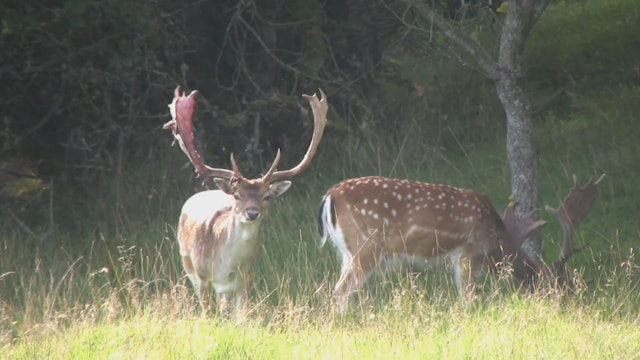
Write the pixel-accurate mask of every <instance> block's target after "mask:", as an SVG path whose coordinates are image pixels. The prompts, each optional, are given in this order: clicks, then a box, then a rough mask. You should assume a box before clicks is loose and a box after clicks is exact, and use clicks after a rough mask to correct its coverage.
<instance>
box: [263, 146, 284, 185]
mask: <svg viewBox="0 0 640 360" xmlns="http://www.w3.org/2000/svg"><path fill="white" fill-rule="evenodd" d="M279 163H280V149H278V152H276V158H275V159H274V160H273V163H272V164H271V167H270V168H269V170H268V171H267V173H266V174H264V176H263V177H262V179H263V180H264V181H266V180H269V178H271V176H272V175H273V173H274V171H276V169H277V168H278V164H279ZM265 179H266V180H265Z"/></svg>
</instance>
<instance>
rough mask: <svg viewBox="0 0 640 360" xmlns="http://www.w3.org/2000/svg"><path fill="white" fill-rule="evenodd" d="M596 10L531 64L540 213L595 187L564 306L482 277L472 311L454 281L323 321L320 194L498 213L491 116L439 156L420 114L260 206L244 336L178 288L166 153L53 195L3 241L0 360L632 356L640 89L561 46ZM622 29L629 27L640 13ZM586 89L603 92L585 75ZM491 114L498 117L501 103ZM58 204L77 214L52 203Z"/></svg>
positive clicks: (328, 262)
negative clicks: (412, 184)
mask: <svg viewBox="0 0 640 360" xmlns="http://www.w3.org/2000/svg"><path fill="white" fill-rule="evenodd" d="M605 3H606V4H609V5H611V6H613V5H615V4H616V3H615V2H613V1H612V2H596V3H595V4H591V5H592V6H591V8H592V9H593V11H589V8H587V9H586V10H585V8H581V9H582V10H581V11H582V13H580V14H579V15H575V14H574V15H572V14H569V15H571V16H567V12H566V11H565V10H563V9H560V10H558V8H561V7H562V5H558V6H557V7H556V8H554V9H552V11H550V12H549V15H548V16H547V15H545V18H544V20H543V25H544V21H546V25H547V26H548V27H547V28H545V27H544V26H543V29H548V28H552V29H553V28H554V26H555V28H558V27H562V26H564V27H566V29H568V30H566V32H565V33H564V34H562V36H558V37H557V38H550V37H545V34H546V33H545V32H544V31H542V32H540V33H539V34H540V36H541V38H542V39H543V40H541V38H537V39H536V38H535V36H534V37H533V43H532V45H531V48H530V49H531V50H530V52H531V54H530V55H529V57H530V59H531V64H530V68H531V70H530V71H531V74H530V77H531V81H530V84H531V85H530V91H531V93H532V96H533V98H534V100H535V103H536V109H537V110H538V112H537V115H536V131H537V133H536V135H537V141H538V151H539V169H540V174H539V185H540V197H541V199H540V200H541V201H540V204H541V206H544V205H545V204H546V205H550V206H553V207H555V206H557V205H558V204H559V203H560V202H561V201H562V199H563V198H564V197H565V196H566V194H567V193H568V191H569V189H570V187H571V186H572V177H573V175H574V174H575V175H576V176H577V179H578V182H579V183H580V184H584V183H586V181H587V180H588V179H589V178H591V177H597V176H599V175H601V174H603V173H606V174H607V175H606V177H605V179H604V180H603V182H602V185H601V186H600V198H599V201H598V202H597V203H596V204H595V206H594V207H593V209H592V210H591V212H590V213H589V215H588V216H587V217H586V219H585V220H584V222H583V223H582V224H581V225H580V228H579V229H578V232H577V242H578V245H581V246H582V245H584V246H585V248H584V249H583V250H582V251H580V252H579V253H577V254H576V255H575V256H574V257H573V258H572V259H571V261H570V262H569V264H568V265H569V267H570V268H571V271H572V272H571V274H572V278H573V280H574V286H572V287H571V288H570V289H568V290H566V291H562V292H558V291H556V290H555V289H546V288H544V289H542V290H541V291H540V292H538V293H536V294H528V295H526V294H519V293H518V292H517V291H514V290H513V289H511V288H509V286H506V285H505V284H503V283H502V282H500V281H499V279H498V280H497V281H495V279H492V278H487V291H485V292H484V294H483V295H484V296H482V297H481V298H479V299H476V300H475V301H473V302H470V303H467V302H462V301H460V299H459V298H458V296H457V294H456V292H455V287H454V285H453V284H452V279H451V277H450V275H449V274H446V273H440V272H427V273H421V274H414V273H409V274H405V273H399V274H388V275H387V276H380V277H378V278H376V281H374V282H373V283H371V284H370V285H369V286H368V288H367V292H366V294H365V296H363V298H362V299H361V300H362V301H361V302H360V303H359V304H357V305H355V306H353V307H352V308H351V309H350V310H349V312H348V313H347V314H346V315H344V316H341V315H339V314H337V313H336V312H335V311H334V309H333V304H332V300H331V293H332V288H333V286H334V283H335V281H336V280H337V271H338V267H339V265H338V259H337V258H336V256H335V254H334V253H333V249H331V247H330V246H325V247H322V248H321V247H319V238H318V235H317V230H316V223H315V220H316V216H317V211H318V205H319V201H320V198H321V196H322V194H323V193H324V191H325V190H326V189H327V188H329V187H330V186H331V185H332V184H334V183H336V182H338V181H340V180H342V179H344V178H347V177H357V176H364V175H384V176H393V177H403V178H410V179H416V180H422V181H429V182H439V183H448V184H451V185H454V186H459V187H465V188H473V189H475V190H479V191H482V192H484V193H486V194H487V195H488V196H489V197H490V199H491V200H492V202H493V204H494V205H495V207H496V208H497V209H498V210H499V211H500V212H501V211H502V209H504V207H505V206H506V204H507V203H508V197H509V195H510V194H509V192H510V190H509V189H510V186H509V179H510V172H509V168H508V165H507V160H506V155H505V143H504V124H502V120H501V119H502V118H501V117H499V116H498V115H500V114H499V113H498V115H496V116H497V118H496V119H494V120H495V122H494V123H493V124H494V125H492V126H490V127H489V128H486V127H484V128H482V131H481V133H482V134H481V135H479V136H477V137H474V138H473V139H470V138H461V137H458V135H457V134H458V132H456V131H455V129H449V130H451V131H448V129H447V127H446V126H445V127H443V130H442V133H441V134H436V135H437V136H434V137H436V138H442V139H446V140H447V141H446V142H443V143H436V144H434V143H433V142H430V141H429V142H427V141H424V139H423V138H422V137H421V136H422V135H421V134H424V133H425V131H426V129H427V128H428V127H427V125H424V124H423V123H422V119H423V118H422V116H421V114H419V113H413V114H412V113H406V114H405V115H407V117H408V119H405V122H404V123H403V124H405V125H403V126H398V128H397V130H398V132H397V134H394V136H391V137H390V136H388V134H384V133H379V134H371V133H367V134H366V137H365V136H364V134H363V133H361V132H359V131H358V130H357V129H350V130H347V131H346V133H340V134H336V133H333V134H332V133H331V132H332V131H336V129H331V128H329V129H328V135H325V137H335V138H339V141H337V142H336V141H334V142H330V143H329V144H325V143H323V144H321V146H320V150H319V153H318V155H317V157H316V158H315V159H314V162H313V163H312V165H311V166H310V168H309V169H308V170H307V171H306V172H305V173H304V174H303V175H302V176H300V177H299V178H296V179H293V183H294V184H293V186H292V188H291V190H289V191H288V192H287V193H285V194H284V195H283V196H282V197H280V198H279V199H278V200H276V201H274V203H273V204H272V208H271V211H270V215H269V218H268V219H266V221H265V223H264V226H263V229H262V236H263V238H264V240H265V241H264V244H263V246H262V248H261V253H260V257H259V259H258V264H257V269H256V272H255V287H254V289H253V291H252V293H251V301H250V306H249V311H248V312H247V314H245V315H244V316H243V317H242V318H233V319H229V320H221V319H220V318H218V317H217V316H215V315H212V314H203V312H202V311H201V310H200V309H199V308H198V306H197V302H196V300H195V298H194V294H193V291H192V289H191V286H190V284H189V283H188V281H187V280H186V279H185V277H184V276H183V274H184V273H183V270H182V264H181V263H180V258H179V255H178V249H177V243H176V241H175V231H176V224H177V217H178V214H179V210H180V206H181V205H182V203H183V202H184V201H185V200H186V199H187V197H188V196H189V195H190V194H191V193H192V192H193V183H188V182H187V181H181V180H180V179H185V178H186V177H182V178H179V177H176V176H169V174H173V173H176V172H178V171H180V172H182V173H188V172H189V171H191V170H190V169H189V168H188V167H185V166H184V164H185V159H184V158H183V155H182V154H181V153H180V152H179V150H178V149H176V148H169V147H167V148H165V149H159V150H158V151H157V152H155V153H153V154H149V155H148V158H147V159H146V160H147V161H144V162H142V163H138V164H131V165H128V167H126V168H123V169H121V171H118V172H117V174H116V175H115V176H113V177H111V178H105V179H100V181H99V184H98V185H99V186H96V187H94V188H92V189H58V188H57V187H56V185H55V184H53V183H52V184H50V187H49V192H48V196H49V197H50V198H49V205H50V208H47V209H44V210H43V211H40V212H38V214H39V215H38V216H40V217H41V218H40V219H38V220H39V223H40V224H41V225H40V226H38V227H31V226H28V224H25V223H24V222H21V221H20V220H19V218H14V219H10V221H5V223H10V224H11V226H3V227H2V229H1V233H0V358H2V359H175V358H182V359H185V358H186V359H191V358H193V359H292V358H293V359H362V358H365V359H370V358H371V359H396V358H397V359H440V358H446V359H530V358H536V359H538V358H551V359H582V360H584V359H603V358H604V359H635V358H640V326H639V325H640V311H639V310H640V301H639V296H640V288H639V284H640V282H639V281H640V260H639V259H638V255H637V253H638V245H639V244H640V207H639V206H638V194H640V185H639V184H640V183H639V182H638V178H640V166H638V159H639V154H640V144H639V143H638V139H639V138H640V126H638V119H637V117H638V114H640V101H638V99H640V86H638V84H637V80H636V81H635V82H634V81H631V80H628V79H627V80H624V79H623V78H622V77H619V78H618V77H616V76H618V75H616V74H617V72H616V66H618V65H619V66H620V67H621V68H622V65H620V64H618V65H615V64H614V65H612V64H608V65H607V66H608V67H607V68H606V69H607V70H610V71H608V72H606V74H605V73H604V72H602V71H601V69H600V68H599V67H597V66H596V65H593V68H590V67H589V66H590V65H592V64H596V63H598V56H602V57H605V55H604V54H608V55H607V56H613V55H611V53H612V51H613V52H615V51H620V52H623V51H628V49H622V46H619V47H613V48H606V47H605V45H603V44H606V46H609V44H613V43H612V42H611V41H609V38H606V37H603V38H602V39H595V35H594V34H595V33H591V35H593V36H592V37H591V38H592V39H595V40H594V41H592V42H586V41H585V42H580V41H577V40H575V39H574V40H575V41H573V40H571V39H572V38H571V37H572V36H574V35H575V34H577V33H578V31H575V32H572V31H570V29H575V28H579V27H580V26H582V24H584V23H585V21H584V19H585V18H588V19H592V20H593V21H596V22H597V21H608V20H607V19H601V20H599V18H598V16H599V15H598V11H596V10H598V6H600V4H605ZM612 4H613V5H612ZM625 4H627V8H633V9H635V8H636V7H635V5H634V4H632V2H628V3H626V2H625ZM631 5H633V6H631ZM603 6H604V5H603ZM628 14H629V15H628V17H629V18H630V19H637V18H638V15H637V9H636V10H635V15H634V14H632V13H631V12H628ZM572 16H573V17H572ZM636 21H637V20H636ZM556 22H562V24H561V25H558V24H556ZM636 24H637V22H636ZM627 28H632V26H629V27H627ZM599 29H602V33H607V34H609V35H611V32H612V31H613V30H612V29H611V28H599ZM614 30H615V29H614ZM614 32H615V31H614ZM598 34H600V32H598ZM534 35H535V34H534ZM582 35H583V36H585V37H586V38H588V37H589V35H590V34H584V33H583V34H582ZM561 37H562V38H563V39H560V38H561ZM567 39H568V40H567ZM562 41H564V42H566V43H570V44H571V46H566V47H564V46H561V45H559V44H558V43H559V42H562ZM614 45H615V44H614ZM614 45H611V46H614ZM599 46H602V47H603V48H602V49H604V50H606V51H604V50H603V51H594V52H593V54H594V55H593V57H591V58H589V61H591V63H588V62H587V60H584V61H585V62H584V63H582V61H583V56H582V54H583V51H584V49H586V48H588V49H596V50H597V49H600V48H599ZM549 49H561V50H558V51H556V52H554V51H555V50H554V51H550V50H549ZM541 54H542V55H548V56H546V57H545V56H541ZM618 55H619V54H618ZM554 56H556V57H557V59H556V58H554ZM619 58H621V59H623V58H624V57H623V56H619ZM634 58H635V59H637V57H634ZM624 59H625V60H624V61H632V60H628V59H629V58H624ZM545 61H548V62H549V63H545ZM572 61H573V62H575V63H572ZM634 61H637V60H634ZM560 63H562V64H561V65H558V64H560ZM575 64H581V65H580V66H573V65H575ZM567 69H570V70H571V71H573V69H579V71H582V75H581V76H582V77H581V78H580V79H578V81H577V82H576V83H574V84H573V85H571V86H568V85H566V84H565V85H558V84H550V83H545V82H544V81H542V80H540V79H558V78H559V77H561V75H558V74H566V72H568V70H567ZM451 71H453V70H451ZM456 71H457V70H456ZM575 71H578V70H575ZM596 73H598V74H600V73H602V76H601V77H597V76H591V75H592V74H596ZM590 74H591V75H590ZM416 76H419V74H418V75H416ZM536 76H537V77H536ZM562 76H564V75H562ZM590 76H591V77H590ZM553 86H556V88H552V87H553ZM560 88H561V90H562V91H563V93H562V96H561V97H560V98H561V99H562V100H561V101H560V102H561V104H560V105H558V104H557V103H553V101H558V100H557V99H558V96H556V95H557V92H556V90H558V89H560ZM473 91H481V90H479V89H473ZM486 96H490V97H492V98H494V100H493V101H494V102H495V95H494V94H493V93H491V94H489V95H486ZM550 99H551V100H550ZM329 121H331V119H329ZM159 126H160V124H159ZM422 126H424V128H423V127H422ZM452 126H453V125H452ZM478 132H480V131H478ZM161 135H162V136H168V134H161ZM431 135H432V134H431ZM325 140H326V139H325ZM336 143H339V145H340V146H332V145H335V144H336ZM149 174H154V176H150V175H149ZM69 193H74V194H73V195H74V197H62V196H59V195H58V194H69ZM63 205H64V206H63ZM54 208H55V209H63V211H60V210H56V211H54V210H53V209H54ZM542 216H543V218H544V219H545V220H547V221H548V222H549V224H548V225H547V226H546V227H544V228H543V229H542V237H543V250H544V258H545V260H546V261H547V262H552V261H554V260H556V259H557V258H558V253H559V250H560V246H561V244H562V232H561V229H560V226H559V225H558V224H557V222H556V221H555V220H554V218H553V217H552V216H551V215H549V214H546V213H544V212H543V213H542Z"/></svg>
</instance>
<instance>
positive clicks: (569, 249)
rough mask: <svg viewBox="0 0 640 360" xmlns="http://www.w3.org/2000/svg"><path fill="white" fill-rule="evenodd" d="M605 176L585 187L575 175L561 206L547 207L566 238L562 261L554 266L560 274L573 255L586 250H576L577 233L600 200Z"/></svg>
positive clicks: (591, 181) (590, 181) (561, 256)
mask: <svg viewBox="0 0 640 360" xmlns="http://www.w3.org/2000/svg"><path fill="white" fill-rule="evenodd" d="M605 175H606V174H602V175H601V176H600V177H599V178H598V179H597V180H595V181H593V180H592V179H589V181H588V182H587V184H586V185H585V186H580V185H578V180H577V178H576V176H575V175H574V176H573V187H572V188H571V190H570V191H569V195H567V197H566V199H565V200H564V201H563V202H562V203H561V204H560V206H558V207H557V208H555V209H554V208H552V207H550V206H545V210H546V211H547V212H549V213H551V214H554V215H555V216H556V217H557V218H558V221H560V226H561V227H562V233H563V237H564V243H563V245H562V253H561V254H560V260H558V261H557V262H556V263H555V264H554V265H555V268H556V270H557V271H558V274H561V273H563V270H564V265H565V263H566V262H567V260H569V258H570V257H571V256H572V255H573V254H575V253H577V252H578V251H580V250H582V248H584V247H581V248H576V247H575V246H574V237H575V231H576V228H577V227H578V225H579V224H580V222H581V221H582V220H583V219H584V218H585V216H587V214H588V213H589V210H591V208H592V207H593V205H594V204H595V203H596V201H597V200H598V195H599V194H598V193H599V189H598V185H599V184H600V181H602V179H603V178H604V177H605Z"/></svg>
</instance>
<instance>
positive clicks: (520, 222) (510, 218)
mask: <svg viewBox="0 0 640 360" xmlns="http://www.w3.org/2000/svg"><path fill="white" fill-rule="evenodd" d="M515 207H516V203H515V202H514V201H510V202H509V204H508V205H507V207H506V208H505V209H504V214H503V215H502V222H504V225H505V227H506V228H507V231H508V232H509V234H510V235H511V239H512V240H513V242H514V244H516V245H517V246H521V245H522V243H524V241H525V240H527V238H528V237H529V235H531V233H532V232H534V231H535V230H537V229H539V228H541V227H543V226H544V225H546V224H547V222H546V221H544V220H537V219H535V217H534V214H533V213H531V214H529V215H527V216H525V217H523V218H522V219H520V218H518V217H517V216H516V214H515Z"/></svg>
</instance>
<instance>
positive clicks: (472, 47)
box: [401, 0, 499, 79]
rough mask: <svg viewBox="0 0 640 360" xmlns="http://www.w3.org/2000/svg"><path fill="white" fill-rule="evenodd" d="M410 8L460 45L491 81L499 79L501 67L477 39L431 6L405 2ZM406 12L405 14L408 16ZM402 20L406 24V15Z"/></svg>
mask: <svg viewBox="0 0 640 360" xmlns="http://www.w3.org/2000/svg"><path fill="white" fill-rule="evenodd" d="M404 1H405V2H406V3H407V5H409V7H410V8H413V9H414V10H415V11H416V13H418V14H419V15H422V16H424V17H426V18H427V19H428V20H429V21H431V23H432V24H433V25H435V26H436V27H437V28H439V29H440V30H441V31H442V33H443V35H444V36H445V37H446V38H447V39H449V40H450V41H452V42H453V43H455V44H456V45H458V46H459V47H460V48H461V49H463V50H464V51H466V52H467V53H468V54H469V55H471V56H472V57H473V59H475V61H476V62H477V63H478V65H479V66H480V67H481V68H482V70H483V71H484V72H485V75H486V76H487V77H488V78H490V79H498V78H499V67H498V63H497V62H496V59H494V58H493V57H492V56H491V55H490V54H489V52H488V51H487V50H486V49H485V48H484V47H483V46H482V45H481V44H480V43H479V42H478V41H476V40H475V39H473V38H472V37H471V36H469V35H468V34H466V33H465V32H463V31H462V30H460V29H458V28H456V27H455V26H453V25H452V24H450V23H449V21H447V20H446V19H444V18H443V17H442V16H441V15H439V14H437V13H436V12H435V11H434V10H433V9H431V8H430V7H429V6H427V5H425V4H424V3H423V2H417V1H413V0H404ZM406 13H407V12H405V13H404V14H406ZM401 20H402V21H403V22H405V23H406V21H405V19H404V15H403V16H402V18H401Z"/></svg>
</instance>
